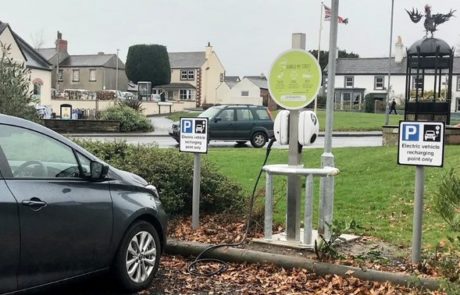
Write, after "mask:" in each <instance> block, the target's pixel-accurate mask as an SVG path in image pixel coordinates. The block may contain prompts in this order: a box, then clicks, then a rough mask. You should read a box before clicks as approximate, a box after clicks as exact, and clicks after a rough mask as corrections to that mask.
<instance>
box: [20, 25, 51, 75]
mask: <svg viewBox="0 0 460 295" xmlns="http://www.w3.org/2000/svg"><path fill="white" fill-rule="evenodd" d="M13 35H14V37H15V38H16V42H18V45H19V47H21V49H22V51H23V52H24V54H25V56H26V59H27V61H26V66H27V67H29V68H34V69H40V70H47V71H51V64H50V63H49V62H48V61H47V60H46V59H45V58H44V57H43V56H41V55H40V54H39V53H38V52H37V51H36V50H35V49H33V47H32V46H30V45H29V44H28V43H27V42H26V41H24V40H23V39H22V38H21V37H19V36H18V35H17V34H16V33H14V32H13Z"/></svg>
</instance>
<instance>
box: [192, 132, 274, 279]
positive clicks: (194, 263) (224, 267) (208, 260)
mask: <svg viewBox="0 0 460 295" xmlns="http://www.w3.org/2000/svg"><path fill="white" fill-rule="evenodd" d="M275 141H276V139H275V138H274V137H273V138H272V139H270V142H269V143H268V145H267V152H266V154H265V160H264V163H263V164H262V167H261V168H260V171H259V175H258V176H257V180H256V183H255V184H254V188H253V190H252V195H251V199H250V201H249V212H248V217H247V219H246V230H245V232H244V235H243V238H242V239H241V241H239V242H238V243H234V244H218V245H213V246H210V247H208V248H206V249H204V250H203V251H202V252H201V253H200V254H198V256H197V257H196V258H195V260H194V261H192V262H191V263H190V264H189V265H188V271H189V273H191V274H193V275H201V276H213V275H216V274H220V273H223V272H225V271H226V270H227V269H228V264H227V263H226V262H225V261H223V260H220V259H215V258H201V257H202V256H204V254H206V253H207V252H209V251H211V250H214V249H217V248H221V247H238V246H241V245H242V244H243V243H244V242H245V241H246V239H247V237H248V234H249V229H250V226H251V220H252V213H253V212H252V211H253V209H254V201H255V195H256V190H257V185H258V184H259V180H260V177H261V176H262V173H263V170H262V168H263V167H264V166H265V164H266V163H267V161H268V156H269V155H270V152H271V149H272V145H273V143H275ZM199 263H218V264H220V265H221V266H220V267H219V269H217V270H214V271H207V272H203V271H199V270H198V269H197V266H198V264H199Z"/></svg>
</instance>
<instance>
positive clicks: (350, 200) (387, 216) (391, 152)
mask: <svg viewBox="0 0 460 295" xmlns="http://www.w3.org/2000/svg"><path fill="white" fill-rule="evenodd" d="M322 152H323V150H322V149H307V150H304V152H303V158H304V164H305V167H312V168H315V167H320V157H321V154H322ZM333 153H334V156H335V160H336V167H338V168H339V169H340V171H341V173H340V174H339V175H338V176H337V177H336V178H335V201H334V219H336V220H349V221H351V220H354V221H355V222H356V224H357V225H358V228H357V229H355V230H354V232H355V233H356V234H359V235H370V236H374V237H378V238H381V239H383V240H385V241H387V242H390V243H392V244H394V245H400V246H405V247H407V246H409V245H410V242H411V238H412V216H413V199H414V186H415V167H411V166H399V165H398V164H397V149H396V147H370V148H337V149H334V150H333ZM287 155H288V152H287V151H286V150H273V151H272V154H271V155H270V159H269V161H268V164H282V163H287V157H288V156H287ZM458 155H460V146H446V150H445V160H444V167H443V168H429V167H426V168H425V199H424V201H425V207H424V219H423V244H424V246H425V247H427V246H428V247H434V246H435V245H436V244H437V243H438V242H439V241H440V240H442V239H445V238H446V236H447V235H448V234H451V232H450V231H449V229H447V226H446V224H445V223H444V221H443V220H442V219H441V217H439V216H438V215H437V214H436V213H434V212H433V210H432V207H433V192H434V191H435V190H436V189H437V186H438V184H439V183H440V179H441V177H442V176H443V175H444V173H445V172H446V171H448V170H449V169H450V168H456V167H460V157H458ZM205 157H207V158H208V159H209V160H210V161H211V162H214V163H215V164H216V166H217V167H218V168H219V170H220V171H221V172H223V173H224V174H225V175H227V176H229V177H230V178H231V179H233V180H235V181H236V182H238V183H239V184H241V185H242V187H243V189H244V190H245V191H246V195H247V196H248V197H249V195H250V193H251V192H252V187H253V185H254V183H255V181H256V177H257V175H258V172H259V169H260V166H261V165H262V162H263V160H264V157H265V149H252V148H241V149H236V148H233V149H210V151H209V153H208V154H207V155H206V156H205ZM457 171H459V170H457ZM264 185H265V178H264V177H262V178H261V181H260V183H259V186H258V188H259V192H260V194H261V195H264V192H263V191H264ZM302 191H304V188H303V189H302ZM275 198H276V200H277V201H275V204H276V205H275V214H274V220H275V222H278V223H280V224H284V223H285V214H286V178H285V177H281V176H276V177H275ZM303 199H304V197H303V196H302V200H303ZM318 199H319V180H318V179H316V180H315V192H314V219H313V220H314V226H315V227H316V226H317V221H318V202H319V200H318ZM258 202H260V203H261V204H263V198H259V200H258ZM301 208H302V209H303V205H302V207H301ZM302 211H303V210H302ZM302 216H303V212H302Z"/></svg>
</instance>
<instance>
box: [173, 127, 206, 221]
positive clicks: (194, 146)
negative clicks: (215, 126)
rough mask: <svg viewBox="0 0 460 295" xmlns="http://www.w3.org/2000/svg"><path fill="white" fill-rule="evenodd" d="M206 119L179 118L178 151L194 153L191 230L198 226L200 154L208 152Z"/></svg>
mask: <svg viewBox="0 0 460 295" xmlns="http://www.w3.org/2000/svg"><path fill="white" fill-rule="evenodd" d="M208 123H209V122H208V118H181V119H180V140H179V151H180V152H188V153H194V155H195V156H194V162H193V195H192V228H193V229H197V228H198V227H199V226H200V185H201V154H205V153H207V152H208V126H209V124H208Z"/></svg>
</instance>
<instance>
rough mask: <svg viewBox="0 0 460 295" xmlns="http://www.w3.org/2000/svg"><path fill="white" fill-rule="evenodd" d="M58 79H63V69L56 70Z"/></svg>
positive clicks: (60, 80)
mask: <svg viewBox="0 0 460 295" xmlns="http://www.w3.org/2000/svg"><path fill="white" fill-rule="evenodd" d="M58 81H59V82H62V81H64V70H59V72H58Z"/></svg>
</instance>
